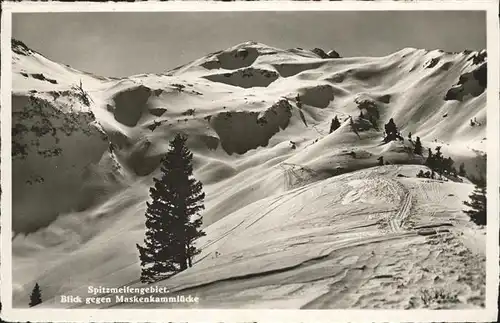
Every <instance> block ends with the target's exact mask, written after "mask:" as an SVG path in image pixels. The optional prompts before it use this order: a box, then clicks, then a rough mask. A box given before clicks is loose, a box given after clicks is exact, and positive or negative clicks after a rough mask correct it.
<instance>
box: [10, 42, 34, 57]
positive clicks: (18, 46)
mask: <svg viewBox="0 0 500 323" xmlns="http://www.w3.org/2000/svg"><path fill="white" fill-rule="evenodd" d="M11 46H12V51H13V52H14V53H16V54H19V55H23V56H28V55H30V54H32V53H33V50H31V49H30V48H29V47H28V46H26V44H25V43H23V42H22V41H20V40H17V39H14V38H12V40H11Z"/></svg>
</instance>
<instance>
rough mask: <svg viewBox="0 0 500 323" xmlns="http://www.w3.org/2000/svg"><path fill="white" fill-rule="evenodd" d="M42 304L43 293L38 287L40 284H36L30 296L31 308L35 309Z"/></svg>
mask: <svg viewBox="0 0 500 323" xmlns="http://www.w3.org/2000/svg"><path fill="white" fill-rule="evenodd" d="M41 302H42V291H41V290H40V286H39V285H38V283H36V284H35V287H33V291H32V292H31V295H30V303H29V306H30V307H33V306H36V305H38V304H40V303H41Z"/></svg>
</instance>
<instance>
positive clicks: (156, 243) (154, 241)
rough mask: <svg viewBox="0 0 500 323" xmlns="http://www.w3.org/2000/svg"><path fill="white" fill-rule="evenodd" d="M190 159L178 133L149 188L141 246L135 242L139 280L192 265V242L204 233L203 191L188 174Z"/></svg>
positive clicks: (150, 279) (195, 251)
mask: <svg viewBox="0 0 500 323" xmlns="http://www.w3.org/2000/svg"><path fill="white" fill-rule="evenodd" d="M192 159H193V153H192V152H190V151H189V149H188V148H187V146H186V138H185V137H184V136H182V135H179V134H178V135H177V136H176V137H175V138H174V139H173V140H172V141H171V142H170V150H169V151H168V152H167V154H166V155H165V157H164V158H163V159H162V166H161V172H162V175H161V177H160V178H154V179H153V180H154V187H151V188H150V195H151V198H152V202H147V210H146V238H145V240H144V246H140V245H137V248H138V250H139V253H140V260H141V267H142V271H141V281H142V282H145V283H152V282H155V281H158V280H161V279H163V278H166V277H168V276H171V275H173V274H175V273H177V272H179V271H182V270H184V269H186V268H187V267H188V266H192V258H193V257H194V256H195V255H196V254H198V253H199V252H200V250H198V249H197V248H196V247H195V246H194V245H193V243H194V241H195V240H196V239H198V238H199V237H202V236H204V235H205V233H204V232H203V231H201V230H200V226H201V224H202V218H201V216H200V214H199V212H200V211H201V210H203V209H204V205H203V200H204V198H205V193H203V191H202V184H201V182H199V181H197V180H196V179H194V178H193V177H192V175H193V166H192Z"/></svg>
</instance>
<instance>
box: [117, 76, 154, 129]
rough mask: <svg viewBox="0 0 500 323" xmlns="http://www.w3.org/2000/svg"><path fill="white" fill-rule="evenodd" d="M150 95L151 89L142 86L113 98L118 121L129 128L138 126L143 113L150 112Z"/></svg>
mask: <svg viewBox="0 0 500 323" xmlns="http://www.w3.org/2000/svg"><path fill="white" fill-rule="evenodd" d="M150 95H151V89H149V88H147V87H145V86H142V85H140V86H137V87H135V88H131V89H128V90H126V91H123V92H120V93H118V94H116V95H115V96H114V97H113V101H114V106H115V107H114V116H115V119H116V121H118V122H120V123H122V124H124V125H126V126H129V127H134V126H136V125H137V122H139V120H140V119H141V116H142V113H143V112H144V111H148V110H149V109H148V99H149V97H150Z"/></svg>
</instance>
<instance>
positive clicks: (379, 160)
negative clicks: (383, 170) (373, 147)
mask: <svg viewBox="0 0 500 323" xmlns="http://www.w3.org/2000/svg"><path fill="white" fill-rule="evenodd" d="M377 160H378V165H379V166H384V156H380V157H379V158H377Z"/></svg>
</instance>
